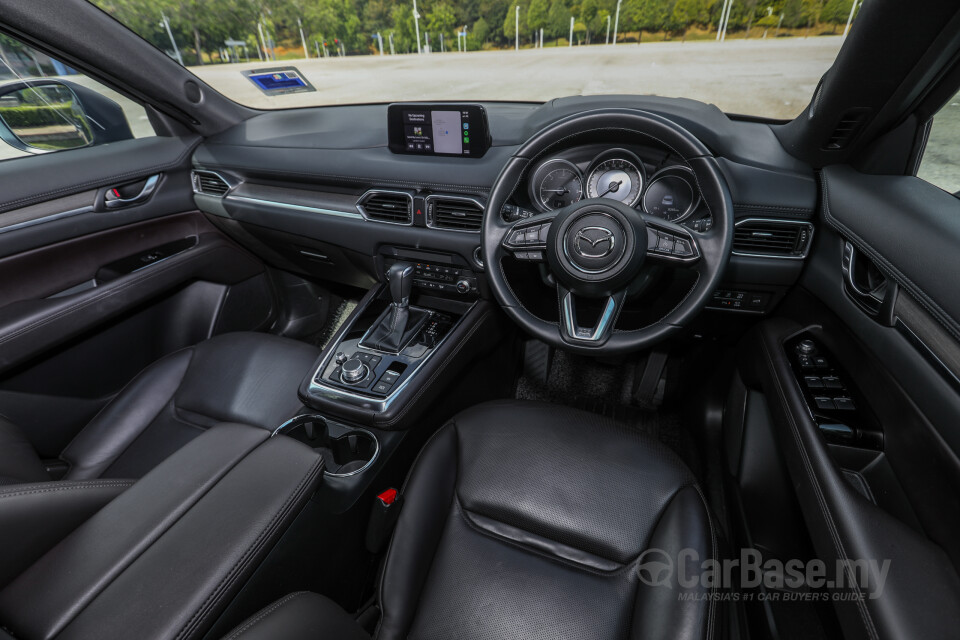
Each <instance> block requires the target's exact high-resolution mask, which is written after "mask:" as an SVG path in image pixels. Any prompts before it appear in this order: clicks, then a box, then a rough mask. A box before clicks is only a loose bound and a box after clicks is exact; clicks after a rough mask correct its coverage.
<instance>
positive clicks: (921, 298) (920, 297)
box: [820, 172, 960, 339]
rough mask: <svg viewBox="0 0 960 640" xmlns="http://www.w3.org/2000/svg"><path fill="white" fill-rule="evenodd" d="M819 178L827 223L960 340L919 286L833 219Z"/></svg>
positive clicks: (827, 194) (826, 187)
mask: <svg viewBox="0 0 960 640" xmlns="http://www.w3.org/2000/svg"><path fill="white" fill-rule="evenodd" d="M820 176H821V181H822V183H823V214H824V218H825V219H826V221H827V223H828V224H829V225H830V226H831V227H833V228H834V229H835V230H837V231H839V232H840V233H841V234H845V235H847V236H849V237H850V239H851V240H853V241H854V242H855V243H856V244H857V247H858V248H859V249H860V250H861V251H863V252H864V253H866V254H868V255H869V256H870V258H872V259H873V260H875V261H877V262H879V263H881V264H882V265H883V266H884V267H886V269H887V270H888V271H889V272H890V274H892V275H893V276H894V278H895V279H897V280H899V281H901V284H903V285H904V286H905V287H906V288H907V290H908V291H909V292H910V293H912V294H913V295H914V296H915V297H916V298H917V302H919V303H920V304H921V305H922V306H923V307H924V308H925V309H926V310H927V311H928V312H929V313H930V315H931V316H933V318H934V319H936V321H937V322H938V323H940V325H941V326H942V327H943V328H944V329H946V330H947V332H948V333H950V335H952V336H953V337H954V338H957V339H960V331H958V330H957V328H956V326H955V324H954V323H953V321H952V320H950V319H949V314H947V313H946V312H945V311H943V309H941V308H940V306H939V305H938V304H937V303H936V301H934V300H933V299H932V298H931V297H930V296H928V295H927V294H926V292H924V290H923V289H922V288H921V287H920V286H919V285H917V284H916V283H914V282H913V281H912V280H911V279H910V278H909V277H907V275H906V274H904V273H903V272H901V271H900V270H899V269H897V267H896V266H894V265H893V264H892V263H891V262H890V261H889V260H887V259H886V258H884V257H883V256H882V255H880V253H879V252H878V251H877V250H876V249H874V248H873V247H872V246H870V243H868V242H867V241H866V240H864V239H863V238H861V237H860V236H859V235H858V234H857V233H856V232H855V231H853V230H852V229H850V228H849V227H848V226H847V225H845V224H844V223H843V222H841V221H840V220H838V219H837V218H835V217H834V216H833V214H832V213H830V189H829V185H828V184H827V176H826V175H824V174H823V173H822V172H821V173H820Z"/></svg>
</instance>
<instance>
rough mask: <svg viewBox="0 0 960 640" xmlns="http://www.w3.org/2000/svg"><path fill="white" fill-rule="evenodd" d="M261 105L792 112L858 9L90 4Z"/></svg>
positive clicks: (605, 2) (281, 0)
mask: <svg viewBox="0 0 960 640" xmlns="http://www.w3.org/2000/svg"><path fill="white" fill-rule="evenodd" d="M93 1H94V2H95V4H97V5H98V6H100V7H101V8H102V9H104V10H105V11H107V12H109V13H110V14H111V15H113V16H114V17H115V18H117V19H118V20H120V21H121V22H123V23H124V24H126V25H127V26H128V27H130V28H131V29H133V30H134V31H135V32H137V33H138V34H140V35H141V36H142V37H143V38H145V39H146V40H148V41H149V42H151V43H152V44H154V45H155V46H157V47H158V48H160V49H161V50H163V51H165V52H166V53H167V54H168V55H169V56H170V57H171V58H173V59H175V60H177V61H178V62H180V63H182V64H183V65H185V66H186V67H187V68H189V69H190V71H192V72H193V73H194V74H196V75H197V76H198V77H200V78H201V79H203V80H204V81H206V82H207V83H209V84H210V85H211V86H212V87H214V88H215V89H217V90H218V91H220V92H221V93H223V94H224V95H226V96H228V97H229V98H231V99H233V100H236V101H237V102H240V103H242V104H245V105H248V106H251V107H256V108H265V109H280V108H289V107H302V106H316V105H329V104H356V103H370V102H396V101H416V100H420V101H424V100H459V101H477V100H505V101H535V102H542V101H547V100H550V99H553V98H558V97H564V96H571V95H595V94H644V95H659V96H669V97H685V98H693V99H696V100H701V101H704V102H708V103H713V104H715V105H717V106H718V107H719V108H720V109H722V110H724V111H726V112H728V113H737V114H746V115H752V116H761V117H767V118H776V119H792V118H794V117H796V116H797V115H798V114H799V113H800V112H801V111H802V110H803V108H804V107H805V106H806V105H807V103H808V102H809V100H810V97H811V96H812V94H813V91H814V89H815V87H816V85H817V82H818V81H819V79H820V77H821V76H822V75H823V73H824V72H825V71H826V70H827V69H828V68H829V66H830V65H831V64H832V63H833V60H834V59H835V57H836V55H837V52H838V51H839V49H840V45H841V43H842V42H843V34H844V33H846V31H847V30H849V28H850V27H851V23H852V22H853V21H854V19H855V17H856V12H857V10H858V8H859V3H858V1H857V0H771V1H770V2H765V1H763V0H522V1H521V2H519V3H518V2H516V1H515V0H419V3H418V2H417V0H206V1H203V2H200V1H197V0H93Z"/></svg>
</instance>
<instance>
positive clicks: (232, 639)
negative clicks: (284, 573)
mask: <svg viewBox="0 0 960 640" xmlns="http://www.w3.org/2000/svg"><path fill="white" fill-rule="evenodd" d="M308 593H310V592H309V591H295V592H294V593H291V594H289V595H287V596H286V597H284V598H281V599H280V600H277V601H276V602H274V603H273V604H271V605H270V606H268V607H267V608H265V609H261V610H260V612H259V613H257V615H255V616H254V617H253V618H251V619H250V620H247V621H246V622H245V623H243V626H241V627H240V628H239V629H237V630H236V631H234V632H233V633H231V634H230V635H229V636H227V637H226V638H224V640H236V638H239V637H240V636H242V635H243V634H244V633H246V632H247V631H249V630H250V629H251V628H253V627H254V626H256V625H257V624H258V623H260V622H262V621H263V620H264V619H266V618H267V617H269V616H270V615H271V614H273V613H276V612H277V611H278V610H279V609H281V608H282V607H283V606H285V605H287V604H289V603H290V602H292V601H293V600H295V599H297V598H299V597H300V596H303V595H306V594H308Z"/></svg>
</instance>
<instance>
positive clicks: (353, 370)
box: [340, 357, 369, 384]
mask: <svg viewBox="0 0 960 640" xmlns="http://www.w3.org/2000/svg"><path fill="white" fill-rule="evenodd" d="M368 372H369V369H368V368H367V365H365V364H363V361H362V360H360V358H356V357H354V358H350V359H349V360H347V361H346V362H344V363H343V364H342V365H341V366H340V380H342V381H343V382H345V383H346V384H357V383H359V382H362V381H363V380H364V379H365V378H366V377H367V373H368Z"/></svg>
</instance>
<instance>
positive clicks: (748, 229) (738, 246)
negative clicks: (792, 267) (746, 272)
mask: <svg viewBox="0 0 960 640" xmlns="http://www.w3.org/2000/svg"><path fill="white" fill-rule="evenodd" d="M812 236H813V227H812V225H810V224H809V223H806V222H802V223H791V222H779V221H776V220H744V221H743V222H740V223H738V224H737V226H736V227H735V229H734V232H733V250H734V251H735V252H736V253H739V254H745V255H757V256H783V257H786V258H801V257H803V256H804V255H806V253H807V249H808V248H809V246H810V239H811V238H812Z"/></svg>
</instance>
